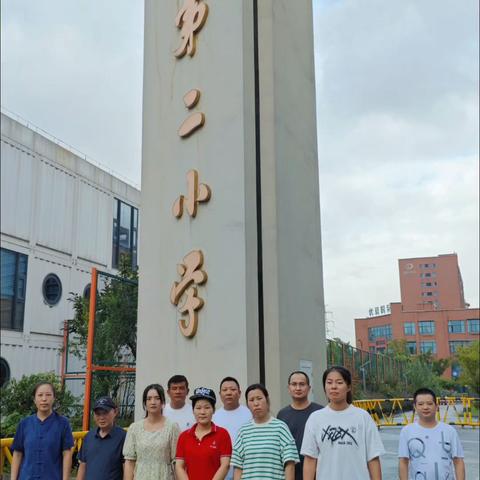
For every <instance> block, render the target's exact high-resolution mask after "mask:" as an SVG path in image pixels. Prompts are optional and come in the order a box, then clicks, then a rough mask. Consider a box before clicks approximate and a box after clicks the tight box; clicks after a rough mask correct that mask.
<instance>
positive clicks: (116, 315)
mask: <svg viewBox="0 0 480 480" xmlns="http://www.w3.org/2000/svg"><path fill="white" fill-rule="evenodd" d="M103 279H105V282H104V284H102V288H101V289H100V291H99V292H98V293H97V299H96V316H95V335H94V338H95V340H94V350H93V362H94V364H95V365H105V366H111V365H115V364H118V363H125V360H124V359H125V358H128V360H129V362H131V363H134V362H135V359H136V356H137V303H138V273H137V271H136V270H133V269H132V267H131V261H130V257H129V256H128V255H122V256H121V257H120V262H119V274H118V278H109V277H103V278H102V280H103ZM70 295H71V296H70V298H69V300H70V301H71V302H73V308H74V312H75V314H74V318H73V320H71V321H69V322H68V332H69V351H70V352H71V353H73V354H74V355H76V356H77V357H78V358H81V359H84V358H85V355H86V350H87V338H88V317H89V303H90V299H88V298H84V297H83V296H82V295H79V294H75V293H71V294H70ZM122 382H123V383H125V379H124V378H123V379H122V378H121V377H119V376H118V375H117V374H114V373H111V372H104V373H99V372H97V373H96V374H95V375H94V379H93V382H92V396H93V398H96V397H98V396H100V395H111V396H112V397H113V398H116V397H117V393H118V392H119V390H121V385H122Z"/></svg>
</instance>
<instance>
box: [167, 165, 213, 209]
mask: <svg viewBox="0 0 480 480" xmlns="http://www.w3.org/2000/svg"><path fill="white" fill-rule="evenodd" d="M211 195H212V191H211V190H210V187H209V186H208V185H207V184H206V183H198V172H197V171H196V170H189V171H188V172H187V196H186V197H185V196H184V195H180V196H179V197H178V198H177V199H176V200H175V203H174V204H173V207H172V212H173V215H174V216H175V217H176V218H182V215H183V208H184V207H185V208H186V210H187V212H188V214H189V215H190V216H191V217H195V216H196V215H197V207H198V204H199V203H203V202H208V201H209V200H210V197H211Z"/></svg>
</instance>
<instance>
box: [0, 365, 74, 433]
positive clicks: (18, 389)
mask: <svg viewBox="0 0 480 480" xmlns="http://www.w3.org/2000/svg"><path fill="white" fill-rule="evenodd" d="M39 382H50V383H52V384H53V385H54V387H55V391H56V393H57V395H56V401H55V405H54V409H55V410H56V411H57V412H58V413H60V414H61V415H65V416H66V417H68V418H69V420H70V423H71V424H72V428H74V429H75V428H78V427H80V425H81V406H80V405H78V404H77V402H78V399H77V398H76V397H74V396H73V395H72V393H71V392H69V391H68V390H65V389H63V388H62V386H61V383H60V379H59V377H57V376H56V375H55V373H53V372H49V373H36V374H33V375H28V376H27V375H24V376H23V377H22V378H21V379H20V380H16V379H12V380H10V381H9V382H8V384H7V385H6V386H5V387H3V388H2V389H1V390H0V394H1V398H0V416H1V419H2V432H1V436H2V437H12V436H13V435H14V434H15V431H16V430H17V426H18V424H19V422H20V420H21V419H22V418H24V417H26V416H28V415H31V414H32V413H34V412H35V410H36V409H35V404H34V402H33V390H34V388H35V385H37V383H39Z"/></svg>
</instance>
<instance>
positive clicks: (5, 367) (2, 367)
mask: <svg viewBox="0 0 480 480" xmlns="http://www.w3.org/2000/svg"><path fill="white" fill-rule="evenodd" d="M9 380H10V365H9V364H8V362H7V361H6V360H5V359H4V358H1V357H0V388H1V387H4V386H5V385H6V384H7V383H8V381H9Z"/></svg>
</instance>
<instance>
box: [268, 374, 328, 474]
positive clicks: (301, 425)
mask: <svg viewBox="0 0 480 480" xmlns="http://www.w3.org/2000/svg"><path fill="white" fill-rule="evenodd" d="M310 389H311V387H310V378H309V377H308V375H307V374H306V373H305V372H302V371H295V372H292V373H291V374H290V376H289V377H288V392H289V393H290V396H291V397H292V403H291V404H290V405H287V406H286V407H284V408H282V409H281V410H280V411H279V412H278V415H277V418H278V419H280V420H283V421H284V422H285V423H286V424H287V425H288V428H289V429H290V432H291V434H292V436H293V438H294V439H295V443H296V445H297V450H298V454H299V455H300V448H301V446H302V440H303V432H304V431H305V424H306V423H307V420H308V417H309V416H310V414H311V413H312V412H315V410H320V409H321V408H323V407H322V405H319V404H318V403H315V402H310V400H309V399H308V394H309V393H310ZM295 479H296V480H298V479H300V480H303V456H302V455H300V463H297V464H296V465H295Z"/></svg>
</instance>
